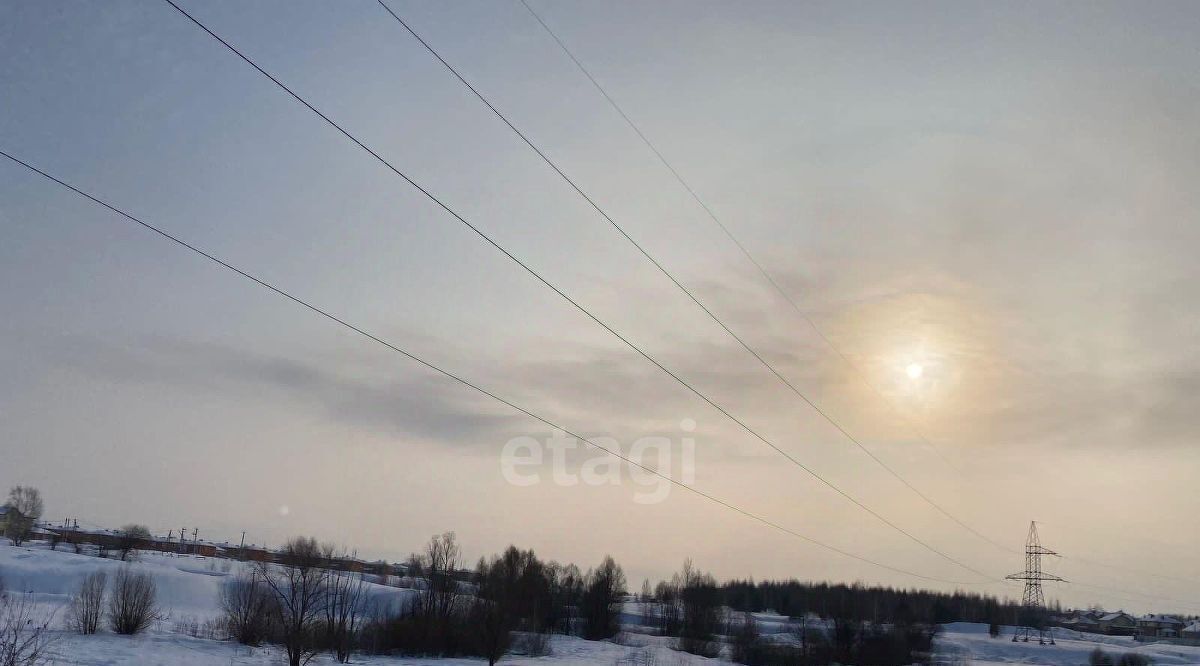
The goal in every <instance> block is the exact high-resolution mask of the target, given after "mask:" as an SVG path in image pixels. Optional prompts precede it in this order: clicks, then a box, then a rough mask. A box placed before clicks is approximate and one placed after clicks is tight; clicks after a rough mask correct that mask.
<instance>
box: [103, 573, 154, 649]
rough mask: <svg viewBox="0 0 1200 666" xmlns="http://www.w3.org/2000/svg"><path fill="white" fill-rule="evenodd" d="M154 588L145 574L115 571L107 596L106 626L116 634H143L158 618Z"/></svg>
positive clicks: (152, 581)
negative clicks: (110, 589) (107, 624)
mask: <svg viewBox="0 0 1200 666" xmlns="http://www.w3.org/2000/svg"><path fill="white" fill-rule="evenodd" d="M157 597H158V588H157V586H156V585H155V584H154V579H153V578H151V577H150V574H147V573H135V572H134V571H132V570H131V569H130V568H129V567H128V566H124V567H121V568H120V569H118V570H117V575H116V576H115V577H114V578H113V586H112V591H111V592H110V593H109V595H108V623H109V625H110V626H112V630H113V631H115V632H117V633H118V634H127V635H133V634H137V633H140V632H142V631H145V630H146V629H147V628H149V627H150V624H151V623H153V622H154V621H155V620H158V619H160V618H161V617H162V616H161V614H160V613H159V612H158V603H157Z"/></svg>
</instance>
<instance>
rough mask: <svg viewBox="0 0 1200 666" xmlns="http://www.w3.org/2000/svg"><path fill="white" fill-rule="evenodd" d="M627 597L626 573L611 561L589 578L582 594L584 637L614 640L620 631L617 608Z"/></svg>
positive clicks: (606, 557)
mask: <svg viewBox="0 0 1200 666" xmlns="http://www.w3.org/2000/svg"><path fill="white" fill-rule="evenodd" d="M624 594H625V572H624V571H622V570H621V566H620V565H619V564H617V563H616V562H615V561H614V560H613V558H612V557H610V556H607V555H606V556H605V557H604V561H603V562H602V563H601V564H600V566H599V567H597V568H596V569H595V570H594V571H591V572H589V574H588V583H587V587H586V589H585V590H584V593H583V608H582V610H583V620H584V622H583V637H584V638H586V639H588V640H592V641H597V640H603V639H605V638H611V637H612V636H614V635H615V634H616V633H617V630H618V628H619V626H618V623H617V620H618V617H617V615H618V614H617V608H616V607H617V604H618V603H619V602H620V601H621V597H622V596H624Z"/></svg>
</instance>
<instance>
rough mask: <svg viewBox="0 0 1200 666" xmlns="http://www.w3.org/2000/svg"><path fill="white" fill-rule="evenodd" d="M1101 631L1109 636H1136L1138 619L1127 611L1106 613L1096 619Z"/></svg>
mask: <svg viewBox="0 0 1200 666" xmlns="http://www.w3.org/2000/svg"><path fill="white" fill-rule="evenodd" d="M1096 625H1097V629H1098V630H1099V633H1102V634H1108V635H1109V636H1136V635H1137V633H1138V619H1137V618H1136V617H1134V616H1132V615H1130V614H1129V613H1126V612H1125V611H1117V612H1115V613H1105V614H1104V615H1101V616H1100V617H1099V618H1097V619H1096Z"/></svg>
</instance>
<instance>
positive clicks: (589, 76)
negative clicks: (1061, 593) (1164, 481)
mask: <svg viewBox="0 0 1200 666" xmlns="http://www.w3.org/2000/svg"><path fill="white" fill-rule="evenodd" d="M377 1H379V2H380V4H383V2H382V0H377ZM520 2H521V5H522V6H524V7H525V9H526V11H528V12H529V14H530V15H531V16H532V17H533V18H534V20H535V21H537V23H538V24H539V25H541V26H542V28H543V29H544V30H545V31H546V33H547V34H548V35H549V36H550V38H551V39H552V40H553V41H554V42H555V43H556V44H557V45H558V47H559V48H560V49H561V50H562V52H563V53H564V54H566V56H567V57H568V58H569V59H570V60H571V62H573V63H574V64H575V66H576V67H577V68H578V69H579V71H580V72H581V73H582V74H583V75H584V76H585V77H586V78H587V80H588V81H589V82H591V84H592V86H593V87H595V89H596V91H597V92H599V93H600V95H601V96H602V97H604V99H605V101H607V102H608V104H609V105H610V106H611V107H612V108H613V110H614V111H616V112H617V114H618V115H619V116H621V119H622V120H624V121H625V124H627V125H628V126H629V128H630V129H631V130H633V132H634V133H635V134H636V135H637V136H638V138H639V139H640V140H641V141H642V143H643V144H644V145H645V146H646V148H648V149H649V150H650V152H652V153H653V154H654V156H655V157H656V158H658V161H659V162H660V163H661V164H662V165H663V166H664V167H665V168H666V169H667V170H668V171H669V172H670V173H671V175H672V176H673V177H674V178H675V180H676V181H677V182H678V183H679V184H680V186H682V187H683V189H684V190H686V191H687V193H688V194H689V195H690V196H691V197H692V199H693V200H694V201H695V202H696V203H697V204H698V205H699V206H700V207H701V208H702V209H703V210H704V212H705V213H706V214H707V216H708V217H709V219H711V220H712V221H713V222H714V223H715V224H716V225H717V227H718V228H720V230H721V231H722V232H723V233H724V234H725V236H726V237H727V238H729V240H730V241H731V242H732V243H733V244H734V245H735V246H737V248H738V250H740V251H741V253H742V254H743V255H744V256H745V257H746V259H747V260H749V261H750V263H751V264H753V265H754V267H755V268H756V269H757V270H758V272H759V273H760V274H761V275H762V276H763V278H764V279H765V280H766V281H767V282H768V283H769V284H770V285H771V287H772V288H774V290H775V291H776V292H777V293H778V294H779V295H780V296H781V297H783V299H784V300H785V301H786V302H787V303H788V304H789V305H790V306H791V307H792V309H793V310H795V312H796V314H798V315H799V316H800V317H801V318H802V319H803V320H804V321H805V322H806V323H807V324H808V325H809V327H811V328H812V330H813V332H814V333H816V334H817V336H818V337H819V338H820V339H821V340H822V342H824V343H825V344H826V346H828V347H829V348H830V350H832V351H833V352H834V353H835V354H836V355H837V356H839V357H840V358H841V360H842V361H843V362H845V363H846V365H847V366H848V367H850V368H851V369H852V370H853V371H854V372H855V374H857V375H858V376H859V378H860V379H861V380H862V381H863V383H864V384H866V386H867V387H868V388H870V389H871V390H872V391H874V392H875V394H876V395H877V396H879V398H880V400H881V401H883V402H884V403H885V404H887V405H888V406H889V407H890V408H891V409H892V411H893V412H894V413H895V414H896V415H897V416H898V417H900V418H901V419H902V420H903V421H904V422H905V423H906V424H907V425H908V426H909V428H911V429H912V431H913V432H914V433H915V434H916V435H917V437H918V438H919V439H920V440H921V441H922V442H923V443H924V444H925V445H927V446H928V447H929V448H930V450H932V451H934V453H936V454H937V455H938V457H939V458H941V459H942V461H943V462H944V463H945V464H946V465H947V466H948V467H950V468H951V469H954V470H955V471H958V470H957V468H956V467H955V466H954V465H953V464H951V463H950V461H949V460H947V459H946V457H945V456H944V455H943V454H942V452H941V450H940V449H939V448H938V447H937V446H935V445H934V444H933V442H931V441H930V440H929V438H928V437H926V436H925V434H924V433H923V432H922V430H921V428H920V427H919V426H918V425H917V424H916V423H915V422H913V421H912V420H911V419H909V418H908V417H906V416H905V415H904V414H903V413H902V412H901V411H900V410H899V409H897V408H896V407H895V405H894V404H892V401H891V400H889V399H888V398H887V397H886V396H885V395H884V394H883V392H882V391H880V390H879V388H878V387H876V386H875V385H874V383H872V382H871V381H869V380H868V379H867V377H866V374H865V373H864V372H863V371H862V369H861V368H859V367H858V365H857V364H856V363H854V362H853V361H852V360H851V359H850V358H849V357H848V356H847V355H846V354H845V353H844V352H842V350H841V349H840V348H839V347H838V346H837V345H836V344H835V343H834V342H833V340H831V339H830V338H829V337H828V336H826V335H825V333H824V332H823V331H822V330H821V328H820V327H819V326H817V324H816V322H815V321H813V319H812V318H811V317H810V316H808V314H807V313H806V312H805V311H804V310H802V309H801V308H800V306H799V305H798V304H797V303H796V301H795V299H793V298H792V297H791V296H790V295H789V294H788V293H787V291H786V290H784V289H783V287H782V286H781V285H780V284H779V282H778V281H777V280H775V279H774V277H773V276H772V275H771V274H770V272H769V271H767V270H766V268H765V267H764V266H763V265H762V263H760V262H759V261H758V260H757V259H756V258H755V257H754V255H753V254H752V253H751V252H750V250H749V249H748V248H747V247H746V246H745V244H744V243H742V242H741V240H740V239H739V238H738V237H737V236H736V235H735V234H734V233H733V232H732V230H730V229H729V227H727V226H726V225H725V224H724V223H723V222H722V221H721V219H720V218H719V217H718V216H717V214H716V213H715V212H714V211H713V210H712V208H711V207H710V206H709V205H708V204H707V203H706V202H705V201H704V200H703V199H702V198H701V197H700V195H699V194H698V193H697V192H696V191H695V190H694V189H693V188H692V186H691V185H690V184H689V183H688V182H687V181H686V180H685V179H684V178H683V176H682V174H680V173H679V171H678V170H677V169H676V168H675V167H674V165H672V164H671V162H670V161H669V160H667V158H666V156H665V155H663V154H662V152H661V151H660V150H659V149H658V147H657V146H655V145H654V143H653V142H652V141H651V140H650V138H649V137H647V136H646V134H645V133H644V132H643V131H642V129H641V128H640V127H639V126H638V125H637V123H635V122H634V121H633V119H632V118H631V117H630V116H629V114H628V113H626V112H625V110H624V109H623V108H622V107H621V105H620V104H618V103H617V101H616V100H615V99H613V97H612V96H611V95H610V94H609V93H608V91H607V90H606V89H605V88H604V86H603V85H602V84H601V83H600V82H599V81H598V80H597V79H596V77H595V76H593V75H592V73H591V71H590V70H588V68H587V67H586V66H585V65H584V64H583V62H582V61H580V59H579V58H578V57H577V56H576V55H575V53H574V52H573V51H572V50H571V49H570V48H569V47H568V46H567V45H566V43H565V42H564V41H563V40H562V39H561V38H560V37H559V36H558V34H557V33H556V32H555V31H554V30H553V29H552V28H551V27H550V26H549V24H547V23H546V21H545V20H544V19H543V18H542V17H541V15H539V14H538V13H537V12H536V11H535V10H534V9H533V8H532V7H531V6H530V5H529V3H528V1H527V0H520ZM384 6H385V8H386V5H384ZM389 12H390V10H389ZM397 18H398V17H397ZM405 27H408V26H407V25H406V26H405ZM411 31H412V30H411V28H410V32H411ZM414 36H415V34H414ZM418 39H420V38H419V37H418ZM426 48H428V46H426ZM430 50H432V49H430ZM435 55H436V54H435ZM439 60H441V58H440V57H439ZM443 62H444V61H443ZM447 67H449V65H447ZM455 74H456V75H457V72H456V73H455ZM459 78H460V80H461V78H462V77H461V76H460V77H459ZM464 83H466V82H465V81H464ZM468 86H469V84H468ZM472 92H475V91H474V89H472ZM478 94H479V93H477V92H476V95H478ZM485 103H486V102H485ZM488 106H489V107H490V106H491V105H490V104H489V105H488ZM493 110H494V109H493ZM506 122H507V121H506ZM514 129H515V128H514ZM522 138H524V137H522ZM539 152H540V151H539ZM872 457H874V456H872ZM889 471H890V470H889ZM905 485H908V484H907V482H906V483H905ZM910 488H911V486H910ZM918 494H919V493H918ZM935 506H936V505H935ZM937 508H938V509H939V510H941V507H940V506H939V507H937ZM943 513H944V511H943ZM947 515H948V514H947ZM951 518H952V519H953V520H954V521H955V522H958V523H959V524H960V525H961V524H962V523H961V522H960V521H959V520H958V519H956V518H953V516H951ZM963 527H966V528H967V529H968V530H969V531H971V532H972V533H973V534H975V535H976V536H978V537H979V538H981V539H983V540H985V541H987V542H988V543H990V544H992V545H993V546H995V547H997V548H999V549H1001V550H1004V551H1007V552H1010V553H1016V552H1018V551H1017V550H1015V549H1012V548H1009V547H1007V546H1004V545H1003V544H1000V543H998V542H997V541H995V540H993V539H991V538H990V537H988V536H986V535H984V534H982V533H980V532H977V531H976V530H974V529H972V528H970V527H968V526H966V525H963ZM1061 557H1062V558H1063V559H1069V560H1072V561H1075V562H1080V563H1082V564H1088V565H1091V566H1098V567H1105V568H1109V569H1117V570H1125V571H1129V572H1132V573H1137V574H1139V575H1144V576H1153V577H1157V578H1163V579H1166V580H1173V581H1177V582H1183V583H1189V584H1193V585H1194V584H1197V581H1195V580H1189V579H1186V578H1180V577H1177V576H1170V575H1166V574H1160V573H1154V572H1150V571H1142V570H1139V569H1134V568H1130V567H1123V566H1120V565H1115V564H1110V563H1107V562H1101V561H1097V560H1090V559H1086V558H1082V557H1078V556H1066V555H1063V556H1061ZM1075 584H1077V585H1083V586H1086V587H1096V588H1097V589H1105V590H1114V589H1115V591H1118V592H1121V591H1122V590H1120V589H1116V588H1104V587H1099V586H1089V585H1087V584H1085V583H1075ZM1126 592H1129V593H1131V594H1140V593H1137V592H1132V591H1126ZM1143 596H1146V595H1143ZM1154 598H1156V599H1160V600H1168V601H1176V602H1178V601H1179V600H1174V599H1170V598H1164V597H1154ZM1184 603H1186V602H1184Z"/></svg>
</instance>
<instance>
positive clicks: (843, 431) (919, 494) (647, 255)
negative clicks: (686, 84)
mask: <svg viewBox="0 0 1200 666" xmlns="http://www.w3.org/2000/svg"><path fill="white" fill-rule="evenodd" d="M523 1H524V0H522V2H523ZM376 2H378V3H379V5H380V6H381V7H383V9H384V10H385V11H387V13H388V14H389V15H391V17H392V18H393V19H395V20H396V21H397V22H398V23H399V24H400V25H402V26H404V29H405V30H407V31H408V33H409V34H410V35H412V36H413V37H414V38H415V39H416V40H417V41H418V42H420V44H421V46H423V47H425V49H426V50H427V51H429V53H430V54H432V55H433V57H434V58H436V59H437V60H438V61H439V62H441V63H442V65H444V66H445V67H446V69H447V70H449V71H450V73H451V74H453V75H454V77H455V78H457V79H458V80H459V81H460V82H461V83H462V84H463V85H464V86H466V87H467V89H468V90H470V91H471V92H472V93H474V94H475V96H476V97H477V98H479V101H481V102H483V104H484V105H485V106H487V108H488V109H490V110H491V111H492V113H493V114H495V116H496V117H497V118H499V119H500V120H501V121H503V122H504V124H505V125H507V126H508V128H509V129H511V130H512V131H513V132H514V133H515V134H516V135H517V136H518V137H520V138H521V140H522V141H524V142H525V145H527V146H529V148H530V149H531V150H533V152H535V153H537V155H538V157H540V158H542V161H544V162H545V163H546V164H547V165H549V166H550V168H551V169H553V170H554V171H555V172H556V173H557V174H558V175H559V176H561V177H562V179H563V180H564V181H565V182H566V183H567V184H568V185H570V186H571V188H572V189H574V190H575V192H576V193H578V194H579V196H581V197H583V199H584V200H585V201H587V203H588V204H590V205H591V207H592V208H593V209H595V211H596V212H597V213H599V214H600V215H601V216H602V217H603V218H604V219H605V220H607V221H608V223H609V224H610V225H611V226H612V227H613V228H614V229H615V230H616V231H617V232H618V233H619V234H620V235H621V236H622V237H624V238H625V240H627V241H629V243H630V244H632V245H633V246H634V247H635V248H636V249H637V251H638V252H640V253H641V254H642V256H643V257H645V258H646V259H647V260H648V261H649V262H650V263H651V264H653V265H654V267H655V268H657V269H658V271H659V272H660V273H662V274H663V275H664V276H665V277H666V278H667V279H668V280H670V281H671V283H672V284H674V285H675V286H676V287H678V288H679V290H680V291H681V292H683V293H684V295H686V296H687V297H688V299H690V300H691V301H692V302H693V303H695V304H696V306H697V307H699V308H700V309H701V310H703V311H704V313H705V314H706V315H708V317H709V318H710V319H712V320H713V321H714V322H716V324H717V325H718V326H720V327H721V328H722V329H724V331H725V332H726V333H728V334H729V336H730V337H732V338H733V339H734V340H735V341H737V343H738V344H739V345H741V346H742V348H743V349H745V350H746V351H747V352H749V353H750V354H751V355H752V356H753V357H754V358H755V359H757V360H758V362H759V363H761V364H762V365H763V367H765V368H766V369H767V370H768V371H770V372H771V374H773V375H775V377H776V378H777V379H778V380H779V381H780V382H782V383H783V384H784V385H785V386H786V387H787V388H788V389H790V390H791V392H792V393H794V394H795V395H796V396H797V397H799V398H800V399H801V400H803V401H804V402H805V403H806V404H807V405H808V406H809V407H811V408H812V409H813V410H814V411H816V412H817V414H819V415H820V416H821V417H822V418H823V419H825V420H826V421H827V422H828V423H829V424H830V425H832V426H833V427H834V428H835V429H836V430H837V431H838V432H840V433H841V434H842V435H843V436H844V437H845V438H846V439H848V440H850V441H851V442H852V443H853V444H854V445H855V446H856V447H858V449H859V450H860V451H862V452H863V453H864V454H866V455H867V456H868V457H869V458H870V459H871V460H873V461H874V462H875V463H876V464H877V465H879V466H880V467H881V468H883V469H884V470H885V471H886V472H887V473H888V474H890V475H891V476H893V477H894V478H895V479H896V480H898V481H899V482H900V483H902V484H903V485H904V486H905V487H906V488H908V489H909V490H910V491H912V492H913V493H914V494H915V495H916V496H917V497H919V498H921V500H923V501H924V502H925V503H926V504H928V505H930V506H932V507H933V508H934V509H936V510H937V511H938V512H940V513H941V514H942V515H943V516H945V517H946V518H949V519H950V520H951V521H953V522H954V523H956V524H957V525H958V526H959V527H961V528H963V529H965V530H967V531H968V532H970V533H971V534H973V535H975V536H976V537H978V538H980V539H983V540H984V541H988V542H989V543H991V544H992V545H994V546H997V547H998V548H1001V549H1004V550H1009V549H1007V548H1005V547H1004V546H1002V545H1001V544H999V543H996V542H995V541H992V540H991V539H990V538H988V537H987V536H986V535H984V534H983V533H981V532H979V531H978V530H976V529H975V528H974V527H971V526H970V525H968V524H967V523H965V522H964V521H962V520H960V519H959V518H958V517H957V516H955V515H954V514H952V513H950V512H949V511H947V510H946V509H945V508H944V507H942V506H941V505H940V504H938V503H937V502H935V501H934V500H933V499H932V498H930V497H929V496H928V495H926V494H925V493H923V492H922V491H921V490H920V489H918V488H917V487H916V486H914V485H913V484H912V483H910V482H909V481H908V480H907V479H905V478H904V477H903V476H902V475H901V474H900V473H899V472H897V471H896V470H894V469H893V468H892V467H891V466H890V465H888V464H887V463H885V462H884V461H883V460H882V459H881V458H879V457H878V456H877V455H875V453H874V452H872V451H871V450H870V449H868V448H867V447H866V446H865V445H864V444H863V443H862V442H861V441H859V439H858V438H857V437H855V436H854V435H852V434H850V432H849V431H847V430H846V428H845V427H843V426H842V424H841V423H839V422H838V421H837V419H835V418H833V416H832V415H831V414H830V413H829V412H828V411H826V410H825V409H823V408H822V407H821V406H819V405H818V404H816V403H815V402H814V401H813V400H811V399H810V398H809V397H808V396H807V395H805V394H804V393H803V392H802V391H801V390H800V389H799V388H797V387H796V385H795V384H793V383H792V382H791V381H790V380H789V379H787V377H785V376H784V375H783V374H782V373H780V372H779V371H778V370H777V369H776V368H775V367H774V366H773V365H772V364H771V363H770V362H769V361H767V360H766V359H765V358H764V357H763V356H762V355H761V354H760V353H759V352H758V351H757V350H755V349H754V348H753V347H751V346H750V344H749V343H747V342H746V341H745V340H744V339H743V338H742V337H741V336H739V335H738V334H737V333H735V332H734V331H733V329H731V328H730V327H729V326H728V325H727V324H726V323H725V322H724V321H723V320H722V319H721V318H720V317H718V316H717V315H716V314H715V313H714V312H713V311H712V310H710V309H709V308H708V306H706V305H705V304H704V303H703V302H701V300H700V299H699V298H698V297H697V296H696V295H695V294H694V293H693V292H692V291H691V290H690V289H688V288H687V287H686V286H684V285H683V283H681V282H680V281H679V280H678V279H677V278H676V277H675V276H674V275H673V274H672V273H671V272H670V271H668V270H667V268H666V267H665V266H663V264H662V263H661V262H659V261H658V259H656V258H655V257H654V256H653V255H651V254H650V252H649V251H648V250H646V248H645V247H643V246H642V245H641V244H640V243H638V242H637V241H636V240H634V238H633V237H632V236H630V235H629V233H628V232H626V231H625V229H624V228H622V227H621V225H620V224H618V223H617V222H616V220H614V219H613V218H612V217H611V216H610V215H609V214H608V213H607V212H606V211H605V210H604V209H603V208H601V207H600V205H599V204H597V203H596V201H595V200H594V199H592V197H591V196H589V195H588V194H587V193H586V192H584V191H583V189H582V188H581V187H580V186H579V185H578V184H576V183H575V181H574V180H572V179H571V177H570V176H568V175H567V174H566V173H565V172H564V171H563V170H562V169H561V168H560V167H559V166H558V165H557V164H556V163H555V162H554V161H553V160H551V159H550V158H549V157H548V156H547V155H546V153H545V152H543V151H542V149H541V148H539V147H538V146H537V145H536V144H534V143H533V141H532V140H531V139H530V138H529V137H528V136H527V135H526V134H525V133H524V132H522V131H521V130H520V129H518V128H517V127H516V125H514V124H513V123H512V122H511V121H510V120H509V119H508V118H507V117H506V116H505V115H504V114H503V113H501V112H500V110H499V109H497V108H496V107H495V105H493V104H492V103H491V102H490V101H489V100H488V99H487V98H486V97H484V95H483V94H482V93H480V92H479V90H478V89H476V88H475V86H473V85H471V83H470V82H468V81H467V80H466V78H465V77H463V75H462V74H461V73H459V71H458V70H457V69H456V68H455V67H454V66H453V65H451V64H450V63H449V62H447V61H446V59H445V58H443V57H442V55H441V54H440V53H438V51H437V50H436V49H434V48H433V47H432V46H431V45H430V44H429V43H428V42H427V41H425V39H424V38H422V37H421V35H420V34H418V33H417V31H416V30H414V29H413V27H412V26H411V25H409V24H408V22H407V21H405V20H404V19H403V18H401V17H400V15H399V14H397V13H396V12H395V11H393V10H392V8H391V7H389V6H388V4H387V3H386V2H384V1H383V0H376ZM526 6H527V7H528V5H526ZM531 11H532V10H531ZM585 71H586V70H585ZM635 129H636V127H635ZM640 134H641V133H640V132H639V135H640ZM656 152H657V151H656ZM668 166H669V165H668ZM685 187H686V184H685ZM689 191H690V190H689ZM702 205H703V204H702ZM726 233H728V232H726ZM731 238H732V236H731ZM734 240H735V242H736V239H734ZM739 247H740V243H739ZM743 251H744V250H743ZM751 260H753V258H751ZM756 265H757V264H756ZM810 323H811V322H810ZM789 458H790V456H789ZM793 462H794V461H793Z"/></svg>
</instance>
